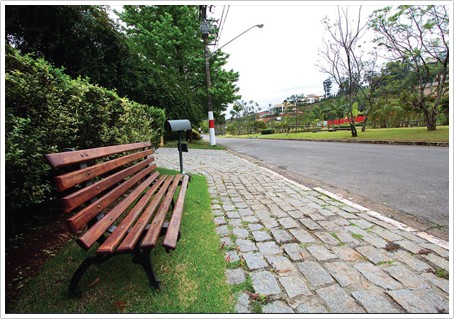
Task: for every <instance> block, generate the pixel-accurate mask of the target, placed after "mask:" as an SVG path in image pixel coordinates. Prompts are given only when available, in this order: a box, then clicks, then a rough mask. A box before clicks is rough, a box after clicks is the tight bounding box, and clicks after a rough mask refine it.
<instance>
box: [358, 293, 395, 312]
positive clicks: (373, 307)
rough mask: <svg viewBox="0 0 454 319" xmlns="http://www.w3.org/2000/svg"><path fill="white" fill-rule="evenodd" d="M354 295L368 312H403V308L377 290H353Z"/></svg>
mask: <svg viewBox="0 0 454 319" xmlns="http://www.w3.org/2000/svg"><path fill="white" fill-rule="evenodd" d="M352 296H353V297H354V298H355V299H356V300H358V302H359V303H360V304H361V306H362V307H363V308H364V309H366V311H367V312H368V313H403V312H404V311H403V310H402V308H400V307H398V306H397V305H395V304H394V303H392V302H391V301H390V300H389V299H388V297H387V296H386V295H385V294H384V293H382V292H378V291H376V290H371V289H368V290H358V291H354V292H352Z"/></svg>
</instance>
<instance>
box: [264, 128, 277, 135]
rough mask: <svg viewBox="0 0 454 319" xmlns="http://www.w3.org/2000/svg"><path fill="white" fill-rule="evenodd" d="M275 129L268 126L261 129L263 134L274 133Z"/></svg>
mask: <svg viewBox="0 0 454 319" xmlns="http://www.w3.org/2000/svg"><path fill="white" fill-rule="evenodd" d="M274 132H275V130H274V129H272V128H267V129H264V130H262V131H261V133H262V135H267V134H274Z"/></svg>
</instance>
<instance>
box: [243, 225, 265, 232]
mask: <svg viewBox="0 0 454 319" xmlns="http://www.w3.org/2000/svg"><path fill="white" fill-rule="evenodd" d="M247 227H248V228H249V229H250V230H251V231H255V230H259V229H262V228H263V225H262V224H249V225H247Z"/></svg>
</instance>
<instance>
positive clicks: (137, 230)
mask: <svg viewBox="0 0 454 319" xmlns="http://www.w3.org/2000/svg"><path fill="white" fill-rule="evenodd" d="M171 182H172V177H171V176H167V179H166V181H165V183H164V184H163V185H162V186H161V189H160V190H159V192H158V193H157V194H156V196H155V197H154V198H153V200H152V201H151V203H150V205H148V207H147V208H146V209H145V211H144V213H143V214H142V216H140V219H139V220H137V222H136V224H135V225H134V227H132V228H131V231H130V232H129V234H128V235H127V236H126V238H125V239H124V240H123V241H122V242H121V244H120V246H118V248H117V251H118V252H129V251H131V250H133V248H134V246H135V245H136V244H137V242H138V241H139V239H140V236H141V235H142V233H143V231H144V230H145V228H146V226H147V224H148V223H149V222H150V220H151V217H152V216H153V214H154V213H155V211H156V209H157V207H158V206H159V203H160V202H161V200H162V198H163V197H164V195H165V193H166V191H167V189H168V188H169V185H170V183H171Z"/></svg>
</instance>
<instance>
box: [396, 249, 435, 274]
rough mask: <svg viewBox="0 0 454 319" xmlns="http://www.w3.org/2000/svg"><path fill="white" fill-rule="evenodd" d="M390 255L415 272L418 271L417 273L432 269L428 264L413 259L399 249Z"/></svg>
mask: <svg viewBox="0 0 454 319" xmlns="http://www.w3.org/2000/svg"><path fill="white" fill-rule="evenodd" d="M388 255H389V256H390V257H391V258H392V259H394V260H398V261H400V262H402V263H405V264H406V265H407V266H408V267H410V268H411V269H413V270H416V271H417V272H422V271H426V270H428V269H431V267H430V266H429V265H428V264H427V263H425V262H423V261H421V260H419V259H418V258H415V257H413V256H412V255H410V254H409V253H408V252H406V251H404V250H400V249H399V250H397V251H395V252H388Z"/></svg>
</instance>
